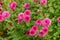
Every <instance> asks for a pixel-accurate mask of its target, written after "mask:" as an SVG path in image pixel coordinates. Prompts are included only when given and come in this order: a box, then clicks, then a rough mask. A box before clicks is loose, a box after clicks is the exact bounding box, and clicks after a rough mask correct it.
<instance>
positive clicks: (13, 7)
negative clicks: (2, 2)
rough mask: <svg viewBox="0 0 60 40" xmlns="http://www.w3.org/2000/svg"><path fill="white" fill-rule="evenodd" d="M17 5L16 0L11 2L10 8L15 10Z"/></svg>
mask: <svg viewBox="0 0 60 40" xmlns="http://www.w3.org/2000/svg"><path fill="white" fill-rule="evenodd" d="M16 5H17V3H16V2H11V3H10V8H11V9H12V10H13V11H14V10H15V9H16Z"/></svg>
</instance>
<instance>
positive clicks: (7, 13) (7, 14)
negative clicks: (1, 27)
mask: <svg viewBox="0 0 60 40" xmlns="http://www.w3.org/2000/svg"><path fill="white" fill-rule="evenodd" d="M2 16H3V18H8V17H9V16H10V13H9V12H8V11H4V12H3V13H2Z"/></svg>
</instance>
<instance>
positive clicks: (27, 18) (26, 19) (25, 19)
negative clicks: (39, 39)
mask: <svg viewBox="0 0 60 40" xmlns="http://www.w3.org/2000/svg"><path fill="white" fill-rule="evenodd" d="M23 20H24V21H25V22H30V20H31V17H30V16H29V15H24V16H23Z"/></svg>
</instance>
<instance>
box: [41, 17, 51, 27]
mask: <svg viewBox="0 0 60 40" xmlns="http://www.w3.org/2000/svg"><path fill="white" fill-rule="evenodd" d="M41 24H42V26H44V27H49V26H50V25H51V20H50V19H49V18H45V19H44V20H42V22H41Z"/></svg>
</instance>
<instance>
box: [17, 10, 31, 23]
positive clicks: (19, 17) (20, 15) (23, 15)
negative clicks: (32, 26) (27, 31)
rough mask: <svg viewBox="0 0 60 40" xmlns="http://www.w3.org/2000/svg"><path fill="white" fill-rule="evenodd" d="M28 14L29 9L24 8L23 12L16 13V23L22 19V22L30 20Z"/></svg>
mask: <svg viewBox="0 0 60 40" xmlns="http://www.w3.org/2000/svg"><path fill="white" fill-rule="evenodd" d="M30 14H31V11H30V10H25V11H24V13H20V14H18V23H21V22H22V20H24V22H30V20H31V17H30Z"/></svg>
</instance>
